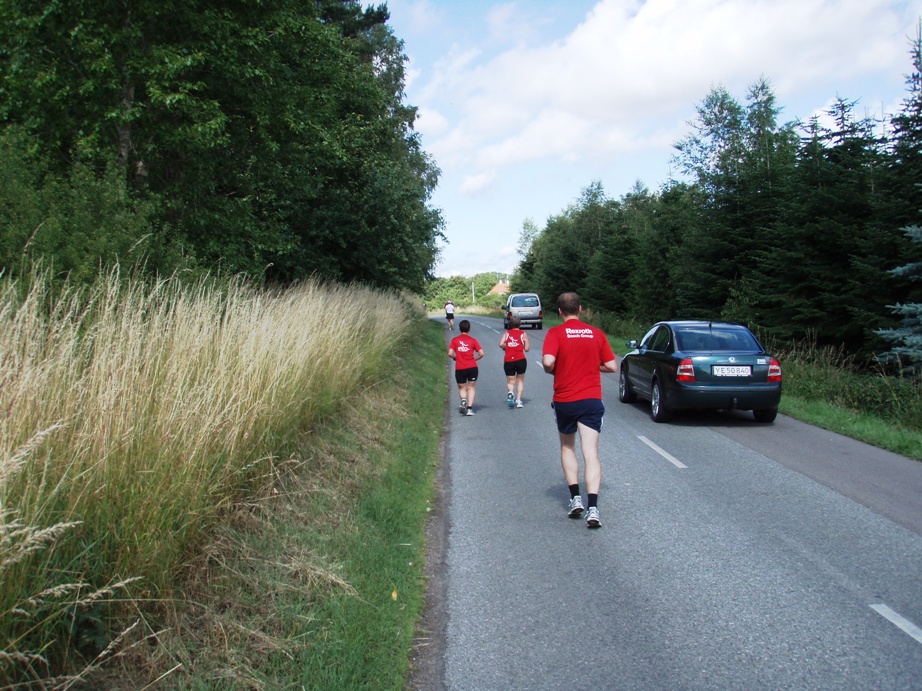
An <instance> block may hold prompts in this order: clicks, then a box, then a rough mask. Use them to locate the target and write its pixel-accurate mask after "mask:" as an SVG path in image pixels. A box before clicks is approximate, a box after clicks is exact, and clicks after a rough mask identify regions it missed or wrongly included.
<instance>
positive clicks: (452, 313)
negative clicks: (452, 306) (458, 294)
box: [445, 312, 455, 320]
mask: <svg viewBox="0 0 922 691" xmlns="http://www.w3.org/2000/svg"><path fill="white" fill-rule="evenodd" d="M445 318H446V319H449V320H450V319H454V318H455V313H454V312H446V313H445Z"/></svg>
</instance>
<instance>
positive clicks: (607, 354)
mask: <svg viewBox="0 0 922 691" xmlns="http://www.w3.org/2000/svg"><path fill="white" fill-rule="evenodd" d="M542 354H543V355H553V356H554V357H555V358H556V363H555V365H554V400H555V401H559V402H560V403H567V402H570V401H581V400H583V399H586V398H599V399H601V398H602V375H601V373H600V372H599V365H601V364H603V363H605V362H609V361H611V360H614V359H615V354H614V353H613V352H612V350H611V346H610V345H609V344H608V339H607V338H605V334H604V333H602V330H601V329H597V328H596V327H594V326H590V325H589V324H585V323H583V322H581V321H580V320H579V319H568V320H567V321H565V322H564V323H563V324H560V325H559V326H555V327H553V328H551V329H548V332H547V336H545V338H544V348H543V350H542Z"/></svg>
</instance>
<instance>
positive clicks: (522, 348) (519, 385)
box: [499, 315, 531, 408]
mask: <svg viewBox="0 0 922 691" xmlns="http://www.w3.org/2000/svg"><path fill="white" fill-rule="evenodd" d="M509 326H510V328H509V329H508V330H507V331H506V332H505V333H504V334H503V336H502V338H500V339H499V347H500V348H502V349H503V350H504V351H505V355H504V356H503V371H504V372H505V373H506V391H507V393H506V403H508V404H509V407H510V408H512V407H515V408H521V407H522V391H524V390H525V369H526V368H527V367H528V360H526V359H525V353H527V352H528V351H529V350H530V349H531V344H530V343H529V342H528V334H526V333H525V332H524V331H522V329H521V328H519V327H521V326H522V320H521V319H519V318H518V317H516V316H515V315H513V316H512V317H510V318H509ZM514 392H516V393H514Z"/></svg>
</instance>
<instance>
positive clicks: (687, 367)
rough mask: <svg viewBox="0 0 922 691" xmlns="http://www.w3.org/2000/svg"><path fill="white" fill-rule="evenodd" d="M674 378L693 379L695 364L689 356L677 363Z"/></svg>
mask: <svg viewBox="0 0 922 691" xmlns="http://www.w3.org/2000/svg"><path fill="white" fill-rule="evenodd" d="M675 378H676V379H677V380H678V381H689V382H693V381H695V365H694V363H692V359H691V358H690V357H687V358H685V359H684V360H682V362H680V363H679V368H678V369H677V370H676V371H675Z"/></svg>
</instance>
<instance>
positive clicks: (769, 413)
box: [752, 408, 778, 422]
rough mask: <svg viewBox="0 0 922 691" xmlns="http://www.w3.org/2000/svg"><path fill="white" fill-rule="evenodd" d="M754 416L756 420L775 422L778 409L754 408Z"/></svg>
mask: <svg viewBox="0 0 922 691" xmlns="http://www.w3.org/2000/svg"><path fill="white" fill-rule="evenodd" d="M752 416H753V417H754V418H755V419H756V422H774V421H775V418H776V417H778V409H777V408H769V409H768V410H753V411H752Z"/></svg>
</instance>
